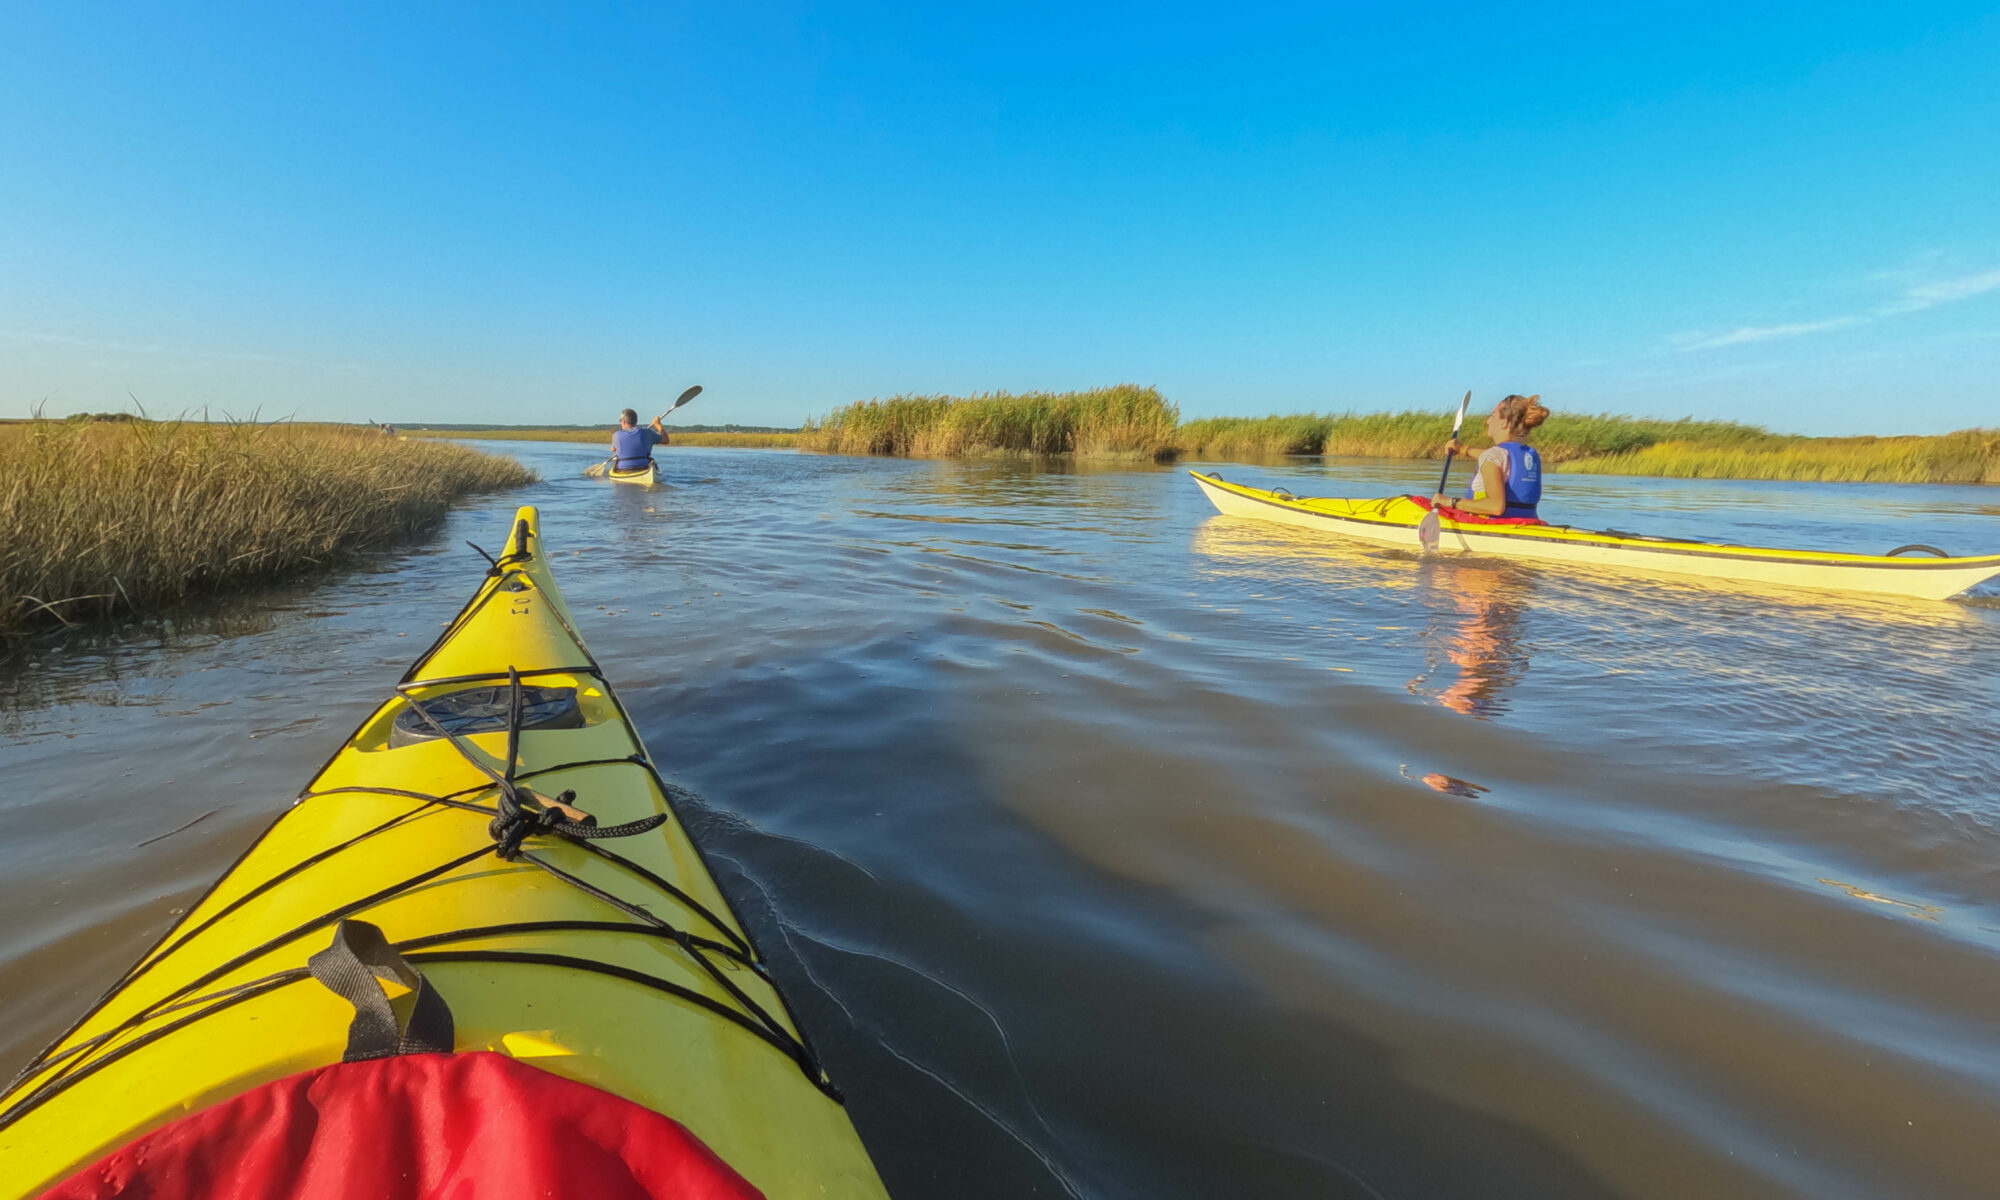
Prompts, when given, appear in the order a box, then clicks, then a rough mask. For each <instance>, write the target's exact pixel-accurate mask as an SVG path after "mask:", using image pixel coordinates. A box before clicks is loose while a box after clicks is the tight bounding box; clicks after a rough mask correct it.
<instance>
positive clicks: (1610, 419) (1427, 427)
mask: <svg viewBox="0 0 2000 1200" xmlns="http://www.w3.org/2000/svg"><path fill="white" fill-rule="evenodd" d="M1484 416H1485V414H1484V412H1478V413H1471V412H1469V413H1467V414H1466V429H1465V431H1464V434H1463V439H1462V440H1463V441H1464V444H1465V445H1466V447H1467V448H1468V449H1473V450H1477V449H1480V448H1482V447H1484V446H1486V445H1488V444H1489V443H1488V442H1487V439H1486V436H1485V434H1484V433H1483V432H1482V430H1481V428H1480V425H1479V423H1478V420H1477V418H1483V417H1484ZM1450 432H1451V425H1450V422H1449V420H1448V419H1447V418H1445V417H1443V416H1440V415H1439V414H1438V413H1435V412H1394V413H1325V414H1313V413H1301V414H1297V415H1293V416H1269V417H1210V418H1207V419H1204V420H1199V421H1189V422H1188V423H1187V424H1185V425H1183V426H1181V427H1180V431H1179V434H1178V435H1177V437H1176V439H1175V440H1176V442H1177V443H1178V446H1179V449H1180V452H1181V453H1182V454H1183V455H1185V456H1188V457H1193V458H1258V457H1274V456H1277V455H1284V454H1332V455H1341V456H1352V457H1368V458H1439V457H1442V456H1443V454H1444V444H1445V440H1446V438H1447V436H1448V435H1449V434H1450ZM1534 440H1535V445H1536V446H1538V447H1540V449H1541V451H1542V455H1543V457H1544V458H1546V459H1548V460H1549V461H1550V462H1557V463H1560V462H1567V461H1569V460H1572V459H1580V458H1593V457H1600V456H1603V455H1611V454H1625V453H1630V452H1632V451H1634V450H1640V449H1643V448H1645V447H1647V446H1651V445H1653V444H1655V443H1658V442H1663V441H1669V440H1672V441H1677V442H1682V443H1686V444H1688V445H1691V446H1711V445H1731V444H1734V445H1763V444H1766V443H1779V442H1783V441H1786V440H1787V439H1784V438H1782V437H1779V436H1777V435H1774V434H1771V433H1768V432H1766V431H1764V430H1762V429H1759V428H1757V427H1756V426H1754V425H1742V424H1738V423H1736V422H1734V421H1695V420H1681V421H1656V420H1647V419H1644V418H1640V417H1619V416H1612V415H1610V414H1608V413H1600V414H1597V415H1595V416H1592V415H1590V414H1568V413H1559V414H1557V415H1555V416H1552V417H1550V418H1549V419H1548V422H1547V423H1546V424H1544V425H1543V426H1542V427H1541V428H1540V429H1538V430H1536V431H1535V435H1534Z"/></svg>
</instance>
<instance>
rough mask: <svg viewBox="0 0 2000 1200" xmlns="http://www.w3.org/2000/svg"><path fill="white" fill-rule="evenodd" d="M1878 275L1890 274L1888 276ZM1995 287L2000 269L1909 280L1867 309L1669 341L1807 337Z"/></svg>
mask: <svg viewBox="0 0 2000 1200" xmlns="http://www.w3.org/2000/svg"><path fill="white" fill-rule="evenodd" d="M1877 278H1888V276H1878V277H1877ZM1991 291H2000V269H1995V270H1990V271H1978V272H1974V273H1973V274H1970V275H1956V276H1952V277H1950V278H1946V279H1930V280H1926V281H1924V282H1921V283H1906V284H1904V285H1903V287H1902V291H1901V294H1899V295H1897V296H1896V297H1895V298H1893V299H1891V300H1887V301H1884V302H1883V303H1881V304H1877V305H1875V306H1874V307H1873V308H1870V309H1868V310H1867V311H1866V312H1859V313H1849V314H1847V315H1845V316H1838V317H1826V318H1823V319H1821V320H1817V321H1794V322H1791V323H1788V324H1784V325H1744V326H1741V327H1739V328H1736V329H1732V330H1729V331H1728V332H1727V333H1712V332H1708V331H1706V330H1695V331H1691V332H1687V333H1677V334H1674V335H1672V336H1671V337H1669V338H1668V339H1667V341H1668V343H1669V344H1671V345H1672V346H1673V347H1674V349H1676V350H1681V351H1689V350H1713V349H1716V348H1717V347H1721V346H1741V345H1746V344H1748V343H1751V342H1768V341H1774V340H1776V339H1779V338H1789V337H1803V336H1805V335H1806V334H1812V333H1824V332H1826V331H1827V330H1830V329H1851V328H1853V327H1855V326H1857V325H1867V324H1871V323H1873V322H1875V321H1879V320H1881V319H1882V318H1884V317H1894V316H1900V315H1902V314H1904V313H1913V312H1922V311H1923V310H1925V309H1927V308H1936V307H1938V306H1939V305H1943V304H1955V303H1957V302H1958V301H1960V300H1970V299H1971V298H1973V297H1974V296H1982V295H1985V294H1986V293H1987V292H1991Z"/></svg>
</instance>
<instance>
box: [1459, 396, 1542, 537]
mask: <svg viewBox="0 0 2000 1200" xmlns="http://www.w3.org/2000/svg"><path fill="white" fill-rule="evenodd" d="M1541 399H1542V397H1541V393H1539V392H1537V393H1536V394H1535V395H1532V396H1509V397H1507V398H1506V399H1505V400H1502V401H1501V402H1500V403H1498V404H1496V405H1494V406H1493V412H1492V414H1491V415H1490V416H1488V417H1487V418H1486V436H1487V437H1489V438H1492V439H1493V443H1494V444H1493V445H1491V446H1488V447H1487V448H1486V449H1484V450H1481V451H1480V452H1479V462H1478V464H1477V468H1476V469H1475V470H1474V471H1473V473H1472V482H1471V483H1469V484H1467V485H1466V487H1465V494H1464V495H1462V496H1455V497H1454V496H1446V495H1445V494H1444V493H1443V492H1439V493H1438V494H1437V495H1435V496H1433V497H1431V503H1433V504H1439V505H1448V506H1450V507H1451V508H1455V509H1457V510H1458V511H1459V512H1462V513H1476V514H1478V515H1480V516H1486V517H1529V518H1533V517H1535V515H1536V513H1535V506H1536V505H1537V504H1539V503H1541V499H1542V456H1541V455H1540V454H1538V453H1536V451H1535V448H1534V447H1533V446H1530V445H1529V444H1528V434H1529V433H1530V432H1532V431H1533V430H1534V428H1535V426H1537V425H1540V424H1541V423H1542V422H1543V421H1546V420H1548V419H1549V410H1548V409H1546V408H1544V407H1542V404H1541ZM1446 449H1447V450H1449V451H1451V452H1452V453H1453V454H1463V453H1464V452H1465V448H1464V447H1463V446H1461V445H1459V444H1458V439H1457V438H1456V437H1454V438H1452V439H1451V441H1450V442H1449V443H1447V445H1446Z"/></svg>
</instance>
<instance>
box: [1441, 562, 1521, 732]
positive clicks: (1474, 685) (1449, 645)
mask: <svg viewBox="0 0 2000 1200" xmlns="http://www.w3.org/2000/svg"><path fill="white" fill-rule="evenodd" d="M1534 579H1535V576H1534V573H1533V572H1532V571H1528V570H1523V569H1521V568H1519V567H1515V566H1511V565H1507V564H1501V563H1482V562H1478V561H1472V562H1456V563H1449V564H1447V563H1433V564H1429V565H1428V568H1427V569H1426V570H1425V571H1424V583H1423V584H1422V585H1421V587H1422V591H1423V592H1424V594H1425V600H1426V602H1427V607H1429V608H1430V609H1431V620H1430V624H1429V626H1428V627H1427V628H1426V629H1425V630H1424V632H1423V635H1422V641H1423V644H1424V660H1425V662H1424V672H1423V674H1421V675H1419V676H1417V677H1416V678H1415V679H1412V680H1411V681H1410V692H1411V694H1412V695H1418V696H1424V695H1428V696H1433V697H1435V698H1436V699H1437V702H1438V703H1439V704H1442V705H1444V706H1445V707H1446V708H1448V709H1451V710H1452V711H1453V712H1461V713H1464V714H1465V715H1467V716H1469V717H1479V718H1481V719H1486V718H1490V717H1493V716H1497V715H1498V714H1500V713H1502V712H1505V711H1506V708H1507V706H1506V702H1505V700H1504V699H1503V696H1504V694H1505V693H1506V691H1507V689H1509V688H1511V687H1513V686H1514V684H1515V683H1517V682H1519V680H1520V678H1521V676H1523V675H1525V674H1527V671H1528V654H1527V651H1526V650H1524V649H1523V648H1522V645H1521V620H1522V617H1523V616H1524V615H1525V614H1526V613H1527V611H1528V602H1529V599H1530V596H1531V594H1532V592H1533V589H1534ZM1440 672H1448V678H1447V679H1445V680H1442V681H1437V680H1435V679H1434V677H1435V676H1437V675H1439V673H1440ZM1440 682H1441V683H1442V686H1440Z"/></svg>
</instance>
